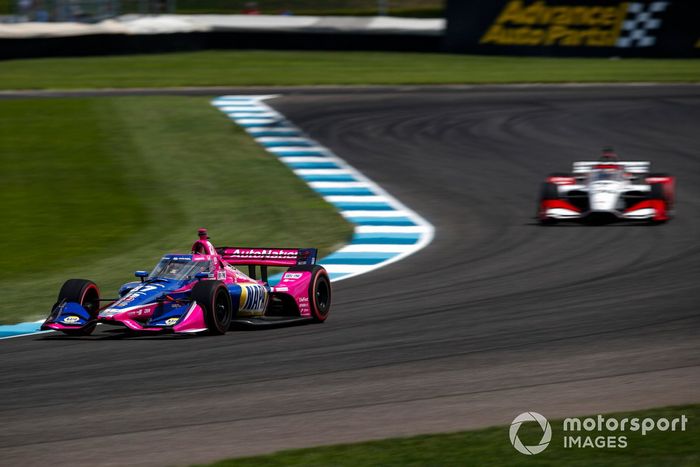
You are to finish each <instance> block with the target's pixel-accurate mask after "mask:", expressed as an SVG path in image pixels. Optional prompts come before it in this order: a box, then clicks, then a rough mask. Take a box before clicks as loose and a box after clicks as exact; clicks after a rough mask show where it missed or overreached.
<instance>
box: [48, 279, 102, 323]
mask: <svg viewBox="0 0 700 467" xmlns="http://www.w3.org/2000/svg"><path fill="white" fill-rule="evenodd" d="M64 300H65V301H66V302H76V303H80V305H81V306H82V307H83V308H85V310H86V311H87V312H88V313H89V314H90V320H91V321H92V322H91V323H90V324H88V325H86V326H85V327H83V328H80V329H62V330H61V332H63V333H64V334H66V335H69V336H88V335H90V334H92V332H93V331H94V330H95V327H96V326H97V321H96V320H97V314H98V312H99V310H100V289H99V288H98V287H97V284H95V283H94V282H92V281H89V280H86V279H68V280H67V281H66V282H64V284H63V287H61V291H60V292H58V299H57V300H56V304H55V305H54V308H55V307H57V306H58V305H59V304H60V303H61V302H62V301H64Z"/></svg>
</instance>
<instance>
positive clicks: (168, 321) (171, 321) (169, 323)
mask: <svg viewBox="0 0 700 467" xmlns="http://www.w3.org/2000/svg"><path fill="white" fill-rule="evenodd" d="M178 319H180V318H168V319H166V320H165V325H166V326H172V325H174V324H175V323H177V321H178Z"/></svg>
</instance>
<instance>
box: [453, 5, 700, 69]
mask: <svg viewBox="0 0 700 467" xmlns="http://www.w3.org/2000/svg"><path fill="white" fill-rule="evenodd" d="M446 48H447V50H448V51H450V52H466V53H485V54H509V55H551V56H625V57H645V56H648V57H697V56H700V2H695V1H692V0H666V1H651V0H649V1H644V0H637V1H620V0H448V4H447V35H446Z"/></svg>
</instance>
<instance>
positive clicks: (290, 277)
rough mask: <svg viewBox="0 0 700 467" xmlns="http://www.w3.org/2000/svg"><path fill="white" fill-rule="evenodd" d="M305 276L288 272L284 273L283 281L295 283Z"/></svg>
mask: <svg viewBox="0 0 700 467" xmlns="http://www.w3.org/2000/svg"><path fill="white" fill-rule="evenodd" d="M302 275H303V274H302V273H300V272H286V273H284V277H282V280H283V281H295V280H297V279H301V276H302Z"/></svg>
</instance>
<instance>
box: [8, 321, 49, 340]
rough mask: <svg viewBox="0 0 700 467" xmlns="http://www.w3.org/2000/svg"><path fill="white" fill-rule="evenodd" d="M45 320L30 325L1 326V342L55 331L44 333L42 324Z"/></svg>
mask: <svg viewBox="0 0 700 467" xmlns="http://www.w3.org/2000/svg"><path fill="white" fill-rule="evenodd" d="M43 322H44V320H43V319H42V320H39V321H31V322H29V323H18V324H6V325H2V326H0V340H2V339H11V338H13V337H19V336H28V335H31V334H43V333H45V332H53V331H42V330H41V324H42V323H43Z"/></svg>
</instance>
